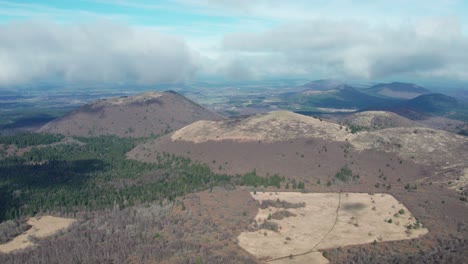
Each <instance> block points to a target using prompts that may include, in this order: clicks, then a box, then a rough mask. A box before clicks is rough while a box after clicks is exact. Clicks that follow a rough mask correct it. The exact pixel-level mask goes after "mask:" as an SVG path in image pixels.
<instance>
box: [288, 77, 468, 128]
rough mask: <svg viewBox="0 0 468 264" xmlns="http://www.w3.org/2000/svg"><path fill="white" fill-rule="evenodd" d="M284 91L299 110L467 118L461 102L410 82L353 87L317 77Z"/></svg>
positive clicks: (414, 117)
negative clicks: (314, 79)
mask: <svg viewBox="0 0 468 264" xmlns="http://www.w3.org/2000/svg"><path fill="white" fill-rule="evenodd" d="M298 88H299V89H300V91H298V92H296V93H289V94H287V96H285V97H286V100H287V101H288V102H289V103H290V104H296V105H299V106H300V107H302V108H303V109H311V108H313V107H315V108H329V109H337V110H340V109H343V110H351V109H354V110H356V111H369V110H381V111H389V112H394V113H396V114H399V115H401V116H404V117H406V118H409V119H413V120H420V119H425V118H429V117H434V116H439V117H446V118H452V119H457V120H464V121H467V120H468V105H467V103H466V102H465V101H461V100H458V99H457V98H454V97H451V96H449V95H445V94H440V93H431V91H430V90H428V89H426V88H424V87H422V86H419V85H417V84H412V83H403V82H392V83H381V84H376V85H373V86H371V87H368V88H364V89H357V88H355V87H352V86H349V85H346V84H343V83H342V82H340V81H336V80H317V81H312V82H309V83H306V84H304V85H301V86H299V87H298Z"/></svg>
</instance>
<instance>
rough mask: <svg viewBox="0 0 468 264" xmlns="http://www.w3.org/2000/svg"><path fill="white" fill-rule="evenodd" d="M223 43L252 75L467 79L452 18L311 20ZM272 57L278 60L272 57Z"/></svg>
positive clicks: (464, 46) (467, 56)
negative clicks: (393, 22)
mask: <svg viewBox="0 0 468 264" xmlns="http://www.w3.org/2000/svg"><path fill="white" fill-rule="evenodd" d="M223 48H224V50H226V51H229V52H230V53H236V57H237V58H238V59H242V60H244V61H250V63H248V64H249V65H256V67H255V69H254V71H255V72H253V74H255V75H257V76H259V75H268V74H270V73H271V72H276V73H277V74H280V72H281V74H282V75H289V74H294V73H298V72H303V73H305V74H315V75H316V74H317V73H319V74H322V75H324V76H338V77H358V78H385V77H395V78H398V77H401V76H411V77H423V78H426V77H444V78H455V79H460V80H468V63H466V62H467V61H468V53H467V50H468V38H467V37H466V36H465V35H464V34H463V30H462V28H461V26H460V24H459V23H458V21H457V20H456V19H453V18H433V19H425V20H422V21H417V22H414V23H406V24H403V25H401V26H399V27H389V26H372V25H370V24H366V23H363V22H357V21H331V20H313V21H306V22H304V23H301V24H289V25H286V26H280V27H276V28H273V29H271V30H268V31H265V32H260V33H234V34H230V35H227V36H225V38H224V40H223ZM265 52H267V53H268V54H269V55H268V56H265ZM258 54H262V55H263V56H258ZM266 57H268V59H267V60H266V59H265V58H266ZM272 58H275V59H276V60H277V61H278V63H272ZM280 63H287V64H288V65H289V67H286V66H285V65H280Z"/></svg>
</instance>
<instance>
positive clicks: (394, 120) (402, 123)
mask: <svg viewBox="0 0 468 264" xmlns="http://www.w3.org/2000/svg"><path fill="white" fill-rule="evenodd" d="M341 122H342V123H343V124H345V125H347V126H349V127H350V128H351V129H352V131H360V130H378V129H384V128H390V127H410V126H423V125H422V124H419V123H417V122H414V121H412V120H410V119H408V118H405V117H402V116H399V115H397V114H395V113H392V112H385V111H364V112H358V113H353V114H351V115H348V116H346V117H344V118H343V119H342V120H341Z"/></svg>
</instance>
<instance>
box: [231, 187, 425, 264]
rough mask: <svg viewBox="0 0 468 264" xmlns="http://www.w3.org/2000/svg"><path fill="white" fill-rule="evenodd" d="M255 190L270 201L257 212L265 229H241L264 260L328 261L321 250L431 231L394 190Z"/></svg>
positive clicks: (245, 244) (246, 243)
mask: <svg viewBox="0 0 468 264" xmlns="http://www.w3.org/2000/svg"><path fill="white" fill-rule="evenodd" d="M251 195H252V196H253V197H254V198H255V199H256V200H257V201H259V202H260V203H262V204H263V203H267V204H266V205H267V206H262V205H261V209H259V212H258V214H257V216H256V217H255V220H256V223H257V225H259V226H260V229H258V230H257V231H254V232H243V233H241V234H240V236H239V237H238V239H239V245H240V246H241V247H242V248H244V249H245V250H246V251H248V252H249V253H251V254H253V255H255V256H256V257H258V259H260V260H263V261H273V262H276V261H279V262H278V263H283V262H284V263H286V262H288V263H294V262H290V260H291V261H293V260H294V261H296V262H297V261H298V258H299V259H300V260H301V261H300V262H302V263H305V262H308V263H311V262H312V261H314V262H318V263H326V262H327V260H326V259H324V258H321V257H320V255H321V253H319V250H324V249H330V248H338V247H344V246H349V245H359V244H366V243H379V242H383V241H396V240H405V239H413V238H418V237H420V236H422V235H424V234H426V233H427V232H428V230H427V229H426V228H424V227H422V224H420V223H419V222H417V221H416V219H415V218H414V217H413V216H412V215H411V213H410V212H409V210H408V209H407V208H406V207H405V206H404V205H403V204H401V203H399V202H398V201H397V200H396V199H395V198H394V197H393V196H391V195H389V194H367V193H298V192H257V193H255V194H254V193H251ZM286 211H287V212H286ZM410 228H411V229H410ZM272 229H273V230H272ZM304 261H305V262H304Z"/></svg>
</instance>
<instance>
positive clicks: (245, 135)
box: [171, 111, 347, 143]
mask: <svg viewBox="0 0 468 264" xmlns="http://www.w3.org/2000/svg"><path fill="white" fill-rule="evenodd" d="M346 135H347V132H345V131H344V129H341V128H340V126H339V125H338V124H335V123H330V122H323V121H321V120H319V119H316V118H313V117H307V116H303V115H300V114H295V113H292V112H287V111H278V112H271V113H268V114H259V115H254V116H249V117H241V118H231V119H228V120H222V121H205V120H202V121H198V122H195V123H193V124H191V125H188V126H186V127H184V128H181V129H179V130H177V131H176V132H174V133H173V134H172V135H171V139H172V140H175V141H177V140H180V141H190V142H194V143H201V142H207V141H224V140H231V141H238V142H251V141H265V142H278V141H287V140H291V139H297V138H322V139H328V140H343V139H344V137H345V136H346Z"/></svg>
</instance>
